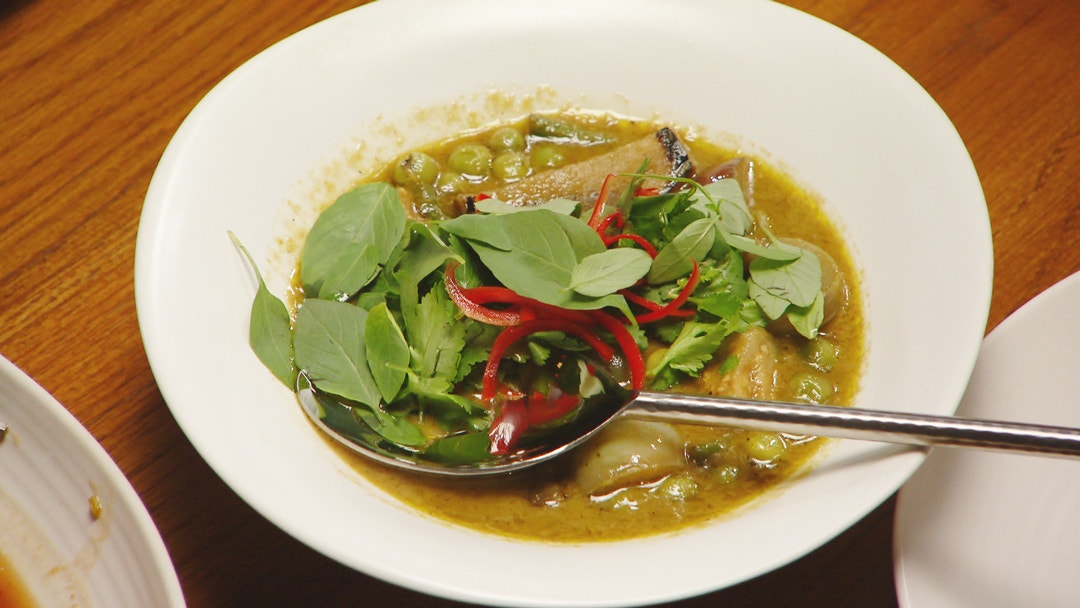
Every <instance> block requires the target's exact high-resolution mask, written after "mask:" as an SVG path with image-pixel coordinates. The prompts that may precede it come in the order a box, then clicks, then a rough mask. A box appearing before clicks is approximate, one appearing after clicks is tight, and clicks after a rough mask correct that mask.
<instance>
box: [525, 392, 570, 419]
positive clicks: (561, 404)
mask: <svg viewBox="0 0 1080 608" xmlns="http://www.w3.org/2000/svg"><path fill="white" fill-rule="evenodd" d="M581 401H582V400H581V397H580V396H578V395H568V394H566V393H563V392H561V391H558V394H550V395H542V394H540V393H538V392H534V393H533V394H532V395H531V396H530V397H529V399H528V402H527V403H526V409H527V410H528V412H529V416H528V421H529V425H537V424H544V423H545V422H551V421H552V420H558V419H559V418H562V417H563V416H565V415H567V414H569V413H570V412H572V411H574V410H576V409H577V408H578V407H579V406H580V405H581Z"/></svg>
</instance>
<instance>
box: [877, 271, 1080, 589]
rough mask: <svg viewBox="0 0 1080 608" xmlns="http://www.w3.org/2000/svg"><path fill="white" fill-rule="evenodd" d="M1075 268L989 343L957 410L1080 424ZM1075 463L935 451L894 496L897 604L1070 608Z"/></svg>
mask: <svg viewBox="0 0 1080 608" xmlns="http://www.w3.org/2000/svg"><path fill="white" fill-rule="evenodd" d="M1077 304H1080V273H1076V274H1073V275H1072V276H1070V277H1068V278H1066V279H1064V280H1062V281H1061V282H1059V283H1058V284H1057V285H1054V286H1053V287H1051V288H1050V289H1048V290H1046V291H1045V292H1043V293H1042V294H1040V295H1039V296H1037V297H1036V298H1034V299H1033V300H1031V301H1030V302H1028V303H1027V304H1025V305H1024V306H1023V307H1021V308H1020V309H1019V310H1017V311H1016V312H1014V313H1013V314H1012V315H1010V316H1009V318H1007V319H1006V320H1005V321H1003V322H1002V323H1001V325H999V326H998V327H996V328H995V329H994V331H992V332H991V333H990V335H989V336H987V338H986V340H985V342H984V345H983V349H982V353H981V354H980V355H979V359H978V363H977V364H976V366H975V373H974V375H973V376H972V379H971V384H970V386H969V387H968V391H967V393H966V394H965V395H964V399H963V401H962V402H961V404H960V409H959V413H960V414H961V415H964V416H970V417H974V418H990V419H999V420H1017V421H1022V422H1033V423H1041V424H1052V425H1061V426H1071V427H1080V400H1078V398H1077V395H1080V374H1078V373H1077V369H1076V365H1077V362H1080V312H1078V310H1077ZM1078 513H1080V461H1076V460H1066V459H1055V458H1042V457H1036V456H1017V455H1014V454H1000V453H992V452H980V451H974V450H951V449H944V448H942V449H935V450H932V451H931V453H930V456H929V457H928V458H927V460H926V463H925V464H924V465H923V467H922V468H921V469H919V471H918V472H917V473H916V474H915V475H914V476H913V477H912V479H911V481H910V482H908V484H907V485H905V486H904V487H903V489H902V490H901V491H900V497H899V501H898V503H897V511H896V543H895V553H896V587H897V594H898V596H899V598H900V605H901V606H903V607H904V608H937V607H941V608H965V607H971V608H976V607H977V608H996V607H1001V608H1004V607H1006V606H1009V607H1012V606H1039V607H1040V608H1068V607H1072V606H1076V604H1077V598H1080V577H1077V576H1076V566H1077V561H1076V551H1077V547H1080V523H1078V520H1077V514H1078Z"/></svg>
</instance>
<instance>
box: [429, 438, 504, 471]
mask: <svg viewBox="0 0 1080 608" xmlns="http://www.w3.org/2000/svg"><path fill="white" fill-rule="evenodd" d="M424 457H425V458H427V459H429V460H434V461H435V462H441V463H443V464H459V463H460V464H468V463H474V462H483V461H485V460H489V459H490V458H491V440H490V439H489V438H488V435H487V433H486V432H474V433H459V434H457V435H448V436H446V437H443V438H442V439H437V440H435V441H433V442H432V443H431V445H429V446H428V447H427V448H425V449H424Z"/></svg>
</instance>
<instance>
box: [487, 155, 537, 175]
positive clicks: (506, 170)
mask: <svg viewBox="0 0 1080 608" xmlns="http://www.w3.org/2000/svg"><path fill="white" fill-rule="evenodd" d="M491 171H492V173H494V174H495V177H497V178H499V179H521V178H523V177H525V176H526V175H528V174H529V159H528V158H525V155H524V154H522V153H521V152H503V153H502V154H500V155H498V156H496V157H495V160H493V161H491Z"/></svg>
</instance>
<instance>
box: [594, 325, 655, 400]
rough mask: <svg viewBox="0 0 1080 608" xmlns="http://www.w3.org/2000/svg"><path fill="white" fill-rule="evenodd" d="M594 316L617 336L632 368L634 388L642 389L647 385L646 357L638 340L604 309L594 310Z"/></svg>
mask: <svg viewBox="0 0 1080 608" xmlns="http://www.w3.org/2000/svg"><path fill="white" fill-rule="evenodd" d="M592 317H593V318H594V319H596V322H597V323H599V324H600V325H601V326H603V327H604V329H606V330H608V331H609V332H611V335H613V336H615V341H616V342H617V343H618V344H619V348H620V349H622V351H623V356H624V357H625V358H626V365H627V367H629V368H630V382H631V384H632V385H633V387H634V390H641V387H643V386H645V358H644V357H643V356H642V354H641V349H639V348H638V346H637V342H635V341H634V337H633V336H631V335H630V332H629V331H628V330H627V329H626V326H625V325H623V324H622V323H621V322H619V321H618V320H616V319H615V317H612V316H611V315H609V314H607V313H606V312H604V311H602V310H594V311H592Z"/></svg>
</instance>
